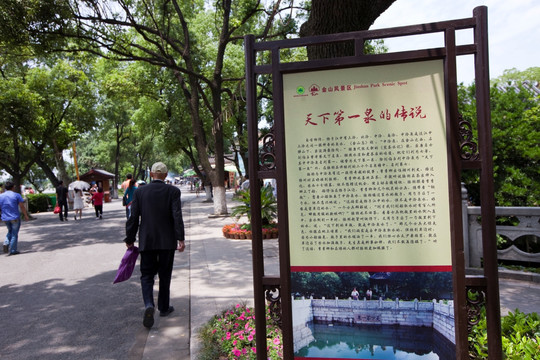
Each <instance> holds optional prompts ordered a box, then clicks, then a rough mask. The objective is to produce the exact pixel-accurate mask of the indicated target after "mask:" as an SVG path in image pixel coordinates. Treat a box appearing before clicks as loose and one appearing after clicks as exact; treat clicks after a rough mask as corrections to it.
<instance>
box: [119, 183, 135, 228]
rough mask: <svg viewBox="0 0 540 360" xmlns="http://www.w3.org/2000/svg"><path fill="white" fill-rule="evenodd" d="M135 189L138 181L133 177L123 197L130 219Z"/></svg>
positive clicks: (127, 216)
mask: <svg viewBox="0 0 540 360" xmlns="http://www.w3.org/2000/svg"><path fill="white" fill-rule="evenodd" d="M135 190H137V182H136V181H135V179H131V180H130V181H129V185H128V187H127V188H126V189H125V192H124V197H123V198H122V202H123V204H124V206H125V207H126V218H127V219H129V216H130V214H131V203H132V202H133V194H134V193H135Z"/></svg>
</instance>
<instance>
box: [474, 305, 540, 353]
mask: <svg viewBox="0 0 540 360" xmlns="http://www.w3.org/2000/svg"><path fill="white" fill-rule="evenodd" d="M501 335H502V350H503V355H504V356H505V358H506V359H516V360H517V359H523V360H533V359H539V358H540V318H539V317H538V314H537V313H531V314H524V313H522V312H520V311H519V310H518V309H516V311H515V312H514V313H512V312H510V313H508V315H507V316H503V317H502V318H501ZM487 341H488V339H487V326H486V317H485V309H482V314H481V318H480V321H479V322H478V324H477V325H475V326H473V328H472V330H471V333H470V334H469V355H470V359H487V358H488V357H487V355H488V354H487Z"/></svg>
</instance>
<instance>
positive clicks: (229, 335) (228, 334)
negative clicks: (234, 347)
mask: <svg viewBox="0 0 540 360" xmlns="http://www.w3.org/2000/svg"><path fill="white" fill-rule="evenodd" d="M226 339H227V340H231V333H230V332H228V333H227V336H226Z"/></svg>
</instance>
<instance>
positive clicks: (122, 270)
mask: <svg viewBox="0 0 540 360" xmlns="http://www.w3.org/2000/svg"><path fill="white" fill-rule="evenodd" d="M138 257H139V248H138V247H136V246H132V247H130V248H128V249H127V250H126V253H125V254H124V256H123V257H122V260H121V261H120V266H119V267H118V271H117V272H116V276H115V278H114V280H113V284H116V283H119V282H122V281H126V280H127V279H129V278H130V277H131V274H133V269H134V268H135V263H136V262H137V258H138Z"/></svg>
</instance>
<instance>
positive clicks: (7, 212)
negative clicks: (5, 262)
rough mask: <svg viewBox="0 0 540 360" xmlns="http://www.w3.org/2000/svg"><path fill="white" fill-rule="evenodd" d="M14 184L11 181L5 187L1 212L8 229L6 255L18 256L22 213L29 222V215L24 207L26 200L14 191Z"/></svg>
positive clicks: (5, 243)
mask: <svg viewBox="0 0 540 360" xmlns="http://www.w3.org/2000/svg"><path fill="white" fill-rule="evenodd" d="M13 186H14V184H13V183H12V182H11V181H8V182H6V184H5V185H4V187H5V189H6V191H5V192H3V193H2V194H0V210H1V211H2V221H3V222H4V223H5V224H6V226H7V228H8V233H7V235H6V239H5V240H4V253H8V252H9V255H17V254H19V251H18V250H17V242H18V239H19V229H20V228H21V213H20V212H19V209H20V211H22V213H23V214H24V219H25V220H27V221H28V213H27V212H26V207H24V199H23V197H22V196H21V194H19V193H16V192H14V191H13Z"/></svg>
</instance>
